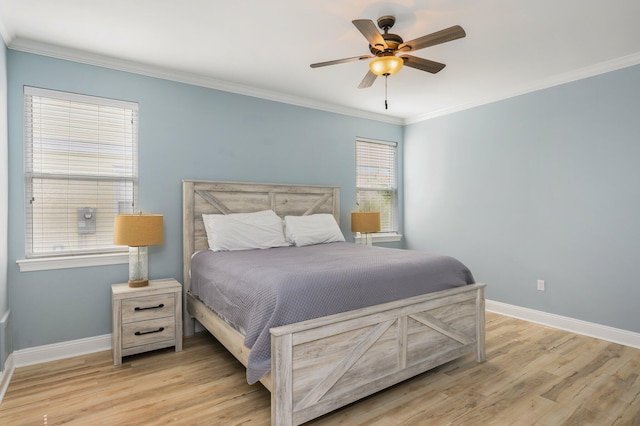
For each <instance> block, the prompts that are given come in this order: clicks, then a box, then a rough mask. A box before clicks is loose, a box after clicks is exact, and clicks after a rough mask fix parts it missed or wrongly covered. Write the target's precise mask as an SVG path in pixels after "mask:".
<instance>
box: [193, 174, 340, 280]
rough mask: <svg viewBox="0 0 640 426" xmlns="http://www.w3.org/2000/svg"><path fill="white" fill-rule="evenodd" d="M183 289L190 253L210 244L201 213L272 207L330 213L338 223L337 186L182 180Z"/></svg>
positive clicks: (290, 211) (301, 213)
mask: <svg viewBox="0 0 640 426" xmlns="http://www.w3.org/2000/svg"><path fill="white" fill-rule="evenodd" d="M182 200H183V202H182V247H183V250H182V251H183V252H182V261H183V279H184V283H183V287H184V288H183V290H184V292H187V291H189V287H190V277H189V268H190V263H191V256H192V255H193V253H195V252H196V251H198V250H205V249H207V248H209V244H208V242H207V235H206V232H205V230H204V224H203V222H202V214H203V213H205V214H230V213H250V212H257V211H261V210H269V209H270V210H273V211H274V212H276V214H277V215H278V216H280V217H285V216H287V215H289V216H305V215H309V214H313V213H329V214H333V216H334V217H335V218H336V222H337V223H338V224H340V188H339V187H336V186H310V185H282V184H264V183H242V182H210V181H199V180H183V181H182Z"/></svg>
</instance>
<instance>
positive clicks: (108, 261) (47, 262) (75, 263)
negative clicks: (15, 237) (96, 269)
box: [16, 252, 129, 272]
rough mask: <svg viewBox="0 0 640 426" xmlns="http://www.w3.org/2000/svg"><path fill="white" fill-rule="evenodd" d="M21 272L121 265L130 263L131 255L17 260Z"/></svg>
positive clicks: (109, 254)
mask: <svg viewBox="0 0 640 426" xmlns="http://www.w3.org/2000/svg"><path fill="white" fill-rule="evenodd" d="M16 263H17V264H18V268H19V269H20V272H32V271H48V270H50V269H67V268H84V267H87V266H104V265H119V264H121V263H129V253H128V252H125V253H106V254H90V255H83V256H61V257H44V258H40V259H21V260H16Z"/></svg>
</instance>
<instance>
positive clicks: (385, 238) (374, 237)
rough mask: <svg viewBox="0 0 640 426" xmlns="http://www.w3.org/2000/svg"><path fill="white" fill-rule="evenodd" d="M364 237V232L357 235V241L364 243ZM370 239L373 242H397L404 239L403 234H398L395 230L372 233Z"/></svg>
mask: <svg viewBox="0 0 640 426" xmlns="http://www.w3.org/2000/svg"><path fill="white" fill-rule="evenodd" d="M364 239H365V238H364V236H363V235H362V234H357V235H356V236H355V242H356V243H363V242H364ZM369 239H370V240H371V242H372V243H395V242H397V241H401V240H402V234H396V233H395V232H376V233H375V234H371V235H370V236H369Z"/></svg>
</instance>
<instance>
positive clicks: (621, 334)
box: [485, 300, 640, 349]
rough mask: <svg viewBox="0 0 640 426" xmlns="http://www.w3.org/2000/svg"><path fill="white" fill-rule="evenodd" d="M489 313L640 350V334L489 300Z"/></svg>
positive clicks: (487, 302) (486, 305)
mask: <svg viewBox="0 0 640 426" xmlns="http://www.w3.org/2000/svg"><path fill="white" fill-rule="evenodd" d="M485 307H486V309H487V311H490V312H495V313H496V314H501V315H506V316H509V317H513V318H518V319H521V320H525V321H529V322H533V323H536V324H541V325H546V326H548V327H553V328H558V329H560V330H565V331H570V332H572V333H576V334H582V335H584V336H589V337H595V338H596V339H601V340H606V341H607V342H612V343H618V344H621V345H625V346H630V347H632V348H638V349H640V333H635V332H633V331H628V330H623V329H620V328H614V327H609V326H606V325H600V324H596V323H592V322H587V321H582V320H578V319H574V318H569V317H563V316H561V315H556V314H550V313H547V312H542V311H536V310H534V309H529V308H523V307H520V306H515V305H509V304H507V303H502V302H495V301H493V300H487V301H486V304H485Z"/></svg>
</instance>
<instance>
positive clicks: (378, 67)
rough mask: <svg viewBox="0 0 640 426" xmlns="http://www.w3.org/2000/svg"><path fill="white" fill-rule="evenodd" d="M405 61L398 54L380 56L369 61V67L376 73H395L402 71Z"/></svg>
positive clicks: (380, 74)
mask: <svg viewBox="0 0 640 426" xmlns="http://www.w3.org/2000/svg"><path fill="white" fill-rule="evenodd" d="M403 64H404V61H403V60H402V58H399V57H397V56H379V57H377V58H375V59H373V60H372V61H371V62H369V69H370V70H371V72H372V73H374V74H375V75H379V76H382V75H393V74H395V73H397V72H398V71H400V68H402V65H403Z"/></svg>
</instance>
